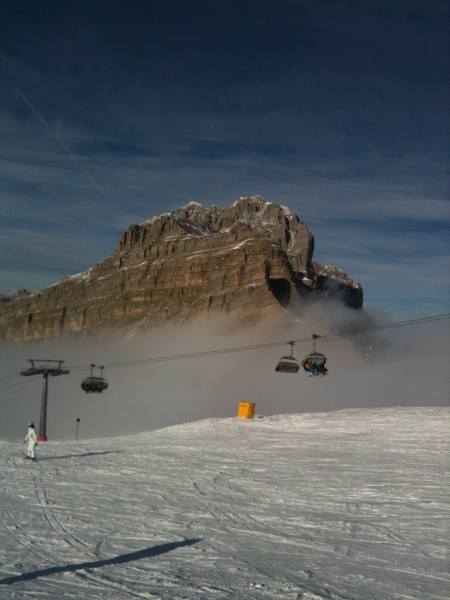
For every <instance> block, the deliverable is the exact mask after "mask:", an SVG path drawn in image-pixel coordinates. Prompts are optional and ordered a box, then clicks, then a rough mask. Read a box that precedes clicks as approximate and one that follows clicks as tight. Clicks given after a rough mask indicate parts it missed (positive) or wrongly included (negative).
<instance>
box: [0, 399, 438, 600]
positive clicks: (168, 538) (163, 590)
mask: <svg viewBox="0 0 450 600" xmlns="http://www.w3.org/2000/svg"><path fill="white" fill-rule="evenodd" d="M449 425H450V411H449V410H448V409H445V408H394V409H392V408H391V409H378V410H363V409H351V410H344V411H338V412H334V413H316V414H303V415H280V416H272V417H257V418H255V419H253V420H246V419H238V418H235V419H205V420H203V421H198V422H196V423H189V424H184V425H179V426H175V427H169V428H165V429H161V430H158V431H153V432H149V433H146V434H140V435H135V436H129V437H119V438H105V439H96V440H84V441H82V442H80V441H79V442H60V441H58V442H52V441H49V442H47V443H43V444H40V445H39V446H38V458H39V462H38V463H36V464H33V463H30V462H29V461H25V460H23V445H22V444H20V445H19V444H18V443H11V442H1V443H0V449H1V457H2V458H1V460H2V465H3V473H4V482H5V486H4V490H3V498H2V513H1V527H2V538H3V540H4V543H3V545H2V549H1V550H0V562H1V574H0V598H5V599H6V598H17V599H25V598H26V599H30V598H39V599H42V598H45V599H47V598H48V599H55V600H56V599H58V600H59V599H72V598H73V599H75V598H77V599H78V598H82V599H84V598H85V599H87V600H101V599H106V598H108V599H114V600H116V599H121V598H147V599H149V598H150V599H155V598H161V599H164V600H166V599H167V600H168V599H173V600H178V599H185V600H194V599H195V600H197V599H199V600H202V599H204V600H208V599H217V600H220V599H224V598H226V599H229V600H231V599H235V598H236V599H238V598H242V599H251V600H268V599H277V598H279V599H280V600H285V599H286V600H287V599H291V600H397V599H398V600H400V599H402V600H404V599H411V600H418V599H421V600H425V599H426V600H444V599H445V600H447V598H448V590H449V589H450V576H449V574H448V573H449V569H448V567H449V562H448V539H449V538H450V536H449V533H450V531H449V525H448V523H449V522H450V498H449V485H448V484H449V477H448V466H449V463H448V458H447V457H448V432H449V430H450V428H449Z"/></svg>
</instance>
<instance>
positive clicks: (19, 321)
mask: <svg viewBox="0 0 450 600" xmlns="http://www.w3.org/2000/svg"><path fill="white" fill-rule="evenodd" d="M313 250H314V238H313V236H312V235H311V233H310V232H309V230H308V229H307V227H306V226H305V225H304V224H303V223H302V222H301V221H300V219H299V218H298V216H297V215H296V214H295V213H294V212H292V211H291V210H289V209H288V208H286V207H283V206H280V205H278V204H275V203H270V202H265V201H264V200H263V199H262V198H261V197H259V196H251V197H245V198H240V199H239V200H237V201H236V202H234V203H233V204H232V205H231V206H229V207H228V208H225V209H222V208H218V207H216V206H213V207H211V208H205V207H203V206H201V205H200V204H197V203H190V204H188V205H187V206H185V207H183V208H180V209H178V210H175V211H174V212H173V213H170V214H165V215H161V216H159V217H154V218H152V219H150V220H149V221H146V222H145V223H142V224H140V225H131V226H130V227H129V229H128V231H125V232H124V233H123V234H122V235H121V236H120V239H119V242H118V245H117V248H116V250H115V251H114V252H113V254H112V255H111V256H110V257H109V258H107V259H106V260H104V261H103V262H101V263H99V264H97V265H95V266H94V267H92V268H91V269H89V270H88V271H86V272H84V273H80V274H78V275H73V276H71V277H66V278H64V279H63V280H62V281H61V282H60V283H58V284H56V285H53V286H51V287H49V288H46V289H44V290H42V291H40V292H37V293H27V292H20V293H18V294H16V295H15V296H13V297H12V298H3V301H2V303H1V305H0V335H1V336H2V338H3V339H7V340H12V341H31V340H43V339H48V338H52V337H57V336H60V335H63V334H68V335H72V334H77V333H80V332H90V331H92V330H95V329H97V328H99V327H112V326H119V325H120V326H125V325H128V324H132V323H136V322H140V323H141V324H142V326H143V327H144V326H146V325H147V326H152V325H156V324H160V323H161V322H167V321H171V322H173V321H181V320H186V319H189V318H192V317H193V316H196V315H199V314H201V313H205V312H208V313H224V312H225V313H233V314H234V315H235V316H236V318H238V319H248V320H251V319H253V320H255V319H258V318H260V317H262V316H264V315H267V314H268V313H270V312H272V311H277V310H278V311H280V310H289V309H290V308H294V307H295V306H297V305H298V303H299V302H301V301H303V300H304V299H306V298H313V297H315V296H321V295H331V296H333V297H339V298H340V299H341V300H342V301H343V302H344V303H345V304H347V305H349V306H352V307H355V308H360V307H362V290H361V286H360V285H359V284H358V283H354V282H353V281H352V280H351V279H350V278H349V276H348V275H347V274H346V273H344V272H343V271H340V270H339V269H336V268H335V267H326V266H324V265H320V264H319V263H317V262H315V261H312V255H313Z"/></svg>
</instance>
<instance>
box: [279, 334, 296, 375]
mask: <svg viewBox="0 0 450 600" xmlns="http://www.w3.org/2000/svg"><path fill="white" fill-rule="evenodd" d="M289 344H290V346H291V353H290V355H289V356H282V357H281V358H280V360H279V361H278V364H277V366H276V367H275V371H278V373H297V371H298V370H299V368H300V365H299V364H298V360H297V359H296V358H295V357H294V356H293V353H294V345H295V344H294V342H289Z"/></svg>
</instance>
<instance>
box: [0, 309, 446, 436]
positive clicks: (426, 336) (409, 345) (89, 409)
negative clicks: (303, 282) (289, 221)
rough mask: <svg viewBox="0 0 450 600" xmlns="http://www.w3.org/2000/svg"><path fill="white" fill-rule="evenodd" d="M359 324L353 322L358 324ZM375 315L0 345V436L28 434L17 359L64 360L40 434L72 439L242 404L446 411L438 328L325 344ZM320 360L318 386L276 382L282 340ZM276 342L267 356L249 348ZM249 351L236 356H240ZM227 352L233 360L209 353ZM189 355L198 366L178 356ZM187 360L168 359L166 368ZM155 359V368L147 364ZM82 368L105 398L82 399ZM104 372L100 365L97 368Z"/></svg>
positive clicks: (442, 333) (442, 335)
mask: <svg viewBox="0 0 450 600" xmlns="http://www.w3.org/2000/svg"><path fill="white" fill-rule="evenodd" d="M359 318H361V320H358V319H359ZM387 322H388V319H387V318H386V316H385V315H373V316H372V317H371V320H369V321H368V319H367V315H365V316H364V317H363V316H362V315H361V316H360V317H359V316H358V313H357V312H355V311H353V310H351V309H346V308H345V307H342V306H338V305H334V304H333V303H324V304H323V305H319V304H316V305H314V306H312V307H310V308H309V310H307V311H305V312H304V313H303V315H302V317H301V318H300V317H299V318H298V319H297V320H291V321H290V322H285V321H280V322H277V321H275V320H273V319H272V318H268V319H266V320H263V321H261V322H259V323H258V324H257V325H252V326H249V325H244V324H239V323H236V322H235V321H229V320H227V319H210V320H209V319H198V320H196V321H195V322H192V323H189V324H184V325H178V326H177V327H172V328H170V327H161V328H158V329H155V330H152V331H149V332H146V333H142V332H140V331H139V330H137V331H135V330H133V329H126V330H115V331H114V332H104V333H103V334H102V335H97V336H94V335H92V336H85V337H77V338H72V339H58V340H48V341H45V342H40V343H35V344H12V343H4V342H3V343H2V344H1V345H0V350H1V361H0V377H1V380H2V381H1V383H2V400H1V419H0V437H1V438H4V439H9V440H14V439H21V437H22V435H23V428H24V423H26V421H27V420H28V419H33V420H34V421H35V423H39V415H40V405H41V394H42V385H43V378H42V377H41V376H33V377H23V376H21V375H20V372H21V371H22V370H23V369H27V368H28V367H29V366H30V365H29V363H28V359H43V358H50V359H59V360H64V361H65V363H64V367H65V368H67V369H68V370H69V371H70V373H69V374H68V375H64V376H60V377H54V378H52V377H50V378H49V391H48V419H47V435H48V437H49V439H73V437H74V434H75V426H76V420H77V418H79V419H80V423H79V434H80V436H81V438H82V439H89V438H95V437H99V436H117V435H123V434H133V433H139V432H142V431H149V430H154V429H158V428H161V427H167V426H171V425H176V424H180V423H184V422H192V421H196V420H198V419H203V418H226V417H233V416H235V415H236V414H237V410H238V405H239V402H241V401H244V402H253V403H255V404H256V411H257V412H258V413H260V414H264V415H276V414H291V413H295V414H297V413H305V412H315V411H319V412H324V411H325V412H327V411H334V410H340V409H345V408H379V407H389V406H447V405H448V398H449V390H450V379H449V372H448V368H447V367H448V356H449V355H450V335H449V325H448V320H444V321H439V322H435V323H423V324H417V325H411V326H405V327H399V328H392V329H385V330H382V331H377V332H365V333H364V334H360V335H344V336H342V337H336V338H332V339H327V338H325V336H326V335H328V334H329V333H330V332H339V331H341V332H342V331H344V332H345V331H349V330H353V329H355V328H356V329H357V328H358V327H362V326H367V324H369V325H376V324H381V323H387ZM313 334H318V335H322V336H324V339H320V338H319V339H318V340H317V350H319V351H321V352H324V353H325V354H326V356H327V357H328V362H327V367H328V369H329V374H328V375H327V376H326V377H324V378H319V379H318V380H316V379H312V378H309V377H308V376H307V374H306V373H305V372H304V371H303V370H302V369H301V370H300V371H299V372H298V373H297V374H285V373H277V372H275V366H276V364H277V362H278V360H279V358H280V356H282V355H285V354H289V352H290V350H291V348H290V346H289V344H288V342H289V340H293V339H294V340H295V339H297V340H303V341H302V342H301V343H300V342H299V343H297V344H296V345H295V346H294V355H295V356H296V357H297V358H298V359H299V360H301V359H302V358H303V357H304V356H305V355H306V354H307V353H308V352H309V351H310V350H311V349H312V337H311V336H312V335H313ZM269 343H270V344H271V343H274V344H275V343H279V344H278V345H274V346H272V347H270V346H269V347H258V346H262V345H267V344H269ZM248 346H256V347H255V348H253V349H249V350H245V351H239V348H242V347H248ZM226 349H228V350H229V349H231V350H233V349H235V350H236V351H230V352H225V353H224V352H221V353H216V351H222V350H226ZM193 353H203V354H204V355H203V356H199V357H189V355H191V354H193ZM180 355H181V356H182V355H188V356H185V357H184V358H179V359H176V360H166V359H165V357H176V356H180ZM155 359H157V360H155ZM91 363H93V364H96V365H106V367H105V370H104V373H103V374H104V377H105V378H106V379H107V380H108V383H109V387H108V389H107V390H106V391H105V392H103V393H101V394H96V395H94V394H86V393H85V392H83V391H82V389H81V382H82V380H83V378H85V377H87V376H88V375H89V374H90V365H91ZM108 365H110V366H108Z"/></svg>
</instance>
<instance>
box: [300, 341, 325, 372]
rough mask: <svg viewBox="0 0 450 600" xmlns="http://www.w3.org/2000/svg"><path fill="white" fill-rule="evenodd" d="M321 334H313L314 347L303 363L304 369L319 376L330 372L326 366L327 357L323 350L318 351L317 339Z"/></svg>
mask: <svg viewBox="0 0 450 600" xmlns="http://www.w3.org/2000/svg"><path fill="white" fill-rule="evenodd" d="M318 337H319V336H318V335H316V334H315V333H314V334H313V336H312V338H313V349H312V352H310V353H309V354H308V355H307V356H305V358H304V359H303V360H302V362H301V365H302V367H303V369H304V370H305V371H306V372H307V373H309V375H310V376H311V377H312V376H317V375H322V376H324V375H326V374H327V373H328V369H327V368H326V366H325V363H326V362H327V357H326V356H325V354H322V352H317V351H316V340H317V338H318Z"/></svg>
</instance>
